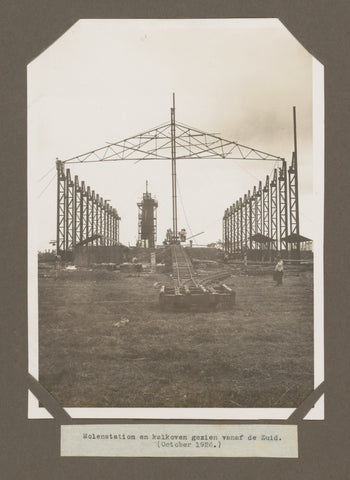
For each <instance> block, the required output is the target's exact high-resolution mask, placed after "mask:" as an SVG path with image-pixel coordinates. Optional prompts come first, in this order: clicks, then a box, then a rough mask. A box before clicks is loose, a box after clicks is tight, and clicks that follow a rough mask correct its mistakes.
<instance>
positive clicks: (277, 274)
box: [273, 255, 283, 286]
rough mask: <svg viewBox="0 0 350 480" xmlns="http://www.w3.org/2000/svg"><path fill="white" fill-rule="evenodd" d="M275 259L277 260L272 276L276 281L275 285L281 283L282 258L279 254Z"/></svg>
mask: <svg viewBox="0 0 350 480" xmlns="http://www.w3.org/2000/svg"><path fill="white" fill-rule="evenodd" d="M276 260H277V263H276V266H275V271H274V275H273V278H274V280H276V282H277V284H276V285H277V286H279V285H282V279H283V260H282V259H281V257H280V256H279V255H277V257H276Z"/></svg>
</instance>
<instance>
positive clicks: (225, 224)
mask: <svg viewBox="0 0 350 480" xmlns="http://www.w3.org/2000/svg"><path fill="white" fill-rule="evenodd" d="M227 211H228V210H227V209H226V210H225V213H224V222H223V227H224V251H225V253H227V251H228V236H227Z"/></svg>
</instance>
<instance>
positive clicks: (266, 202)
mask: <svg viewBox="0 0 350 480" xmlns="http://www.w3.org/2000/svg"><path fill="white" fill-rule="evenodd" d="M269 186H270V178H269V176H268V175H267V176H266V182H265V185H264V188H263V191H262V203H263V204H262V217H263V231H262V233H263V235H264V236H265V237H268V238H269V237H270V188H269ZM266 247H267V250H268V251H269V250H270V241H269V240H268V242H267V244H266Z"/></svg>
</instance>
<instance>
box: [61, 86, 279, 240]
mask: <svg viewBox="0 0 350 480" xmlns="http://www.w3.org/2000/svg"><path fill="white" fill-rule="evenodd" d="M184 159H186V160H190V159H231V160H247V161H248V160H262V161H274V162H276V161H281V162H283V159H282V158H281V157H278V156H275V155H271V154H269V153H266V152H263V151H261V150H256V149H254V148H251V147H247V146H245V145H241V144H239V143H237V142H235V141H231V140H225V139H223V138H221V137H219V136H218V135H215V134H211V133H206V132H204V131H202V130H199V129H197V128H193V127H190V126H188V125H186V124H184V123H180V122H178V121H176V120H175V95H174V94H173V105H172V108H171V110H170V122H167V123H164V124H162V125H159V126H157V127H155V128H152V129H150V130H147V131H145V132H143V133H140V134H138V135H135V136H133V137H129V138H126V139H124V140H121V141H118V142H114V143H109V144H108V145H107V146H104V147H101V148H97V149H95V150H91V151H89V152H87V153H84V154H81V155H77V156H75V157H71V158H69V159H67V160H65V161H63V163H64V164H70V163H91V162H95V163H96V162H97V163H99V162H109V161H114V162H115V161H127V160H128V161H133V162H134V163H137V162H139V161H145V160H171V165H172V217H173V231H172V235H173V238H172V241H173V243H177V242H178V239H179V235H178V227H177V192H176V161H177V160H184ZM240 238H242V237H241V236H240Z"/></svg>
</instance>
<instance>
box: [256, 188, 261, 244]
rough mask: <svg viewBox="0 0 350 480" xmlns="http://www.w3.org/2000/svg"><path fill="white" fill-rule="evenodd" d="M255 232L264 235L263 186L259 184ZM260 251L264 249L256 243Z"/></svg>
mask: <svg viewBox="0 0 350 480" xmlns="http://www.w3.org/2000/svg"><path fill="white" fill-rule="evenodd" d="M255 225H256V227H255V231H256V233H259V234H260V235H261V234H262V184H261V181H260V182H259V186H258V190H257V192H256V201H255ZM256 245H257V246H258V248H259V250H261V248H262V243H261V242H258V243H256Z"/></svg>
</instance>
